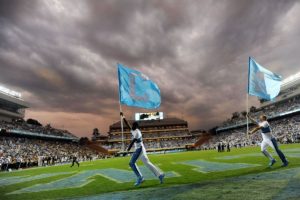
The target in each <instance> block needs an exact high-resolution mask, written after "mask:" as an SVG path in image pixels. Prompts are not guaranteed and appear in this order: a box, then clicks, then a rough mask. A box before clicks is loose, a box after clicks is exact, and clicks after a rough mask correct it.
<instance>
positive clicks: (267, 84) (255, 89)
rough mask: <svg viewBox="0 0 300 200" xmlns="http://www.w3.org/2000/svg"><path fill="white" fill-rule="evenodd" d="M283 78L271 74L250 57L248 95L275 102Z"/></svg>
mask: <svg viewBox="0 0 300 200" xmlns="http://www.w3.org/2000/svg"><path fill="white" fill-rule="evenodd" d="M281 80H282V77H281V76H279V75H277V74H275V73H273V72H271V71H270V70H268V69H266V68H264V67H263V66H261V65H260V64H258V63H257V62H256V61H255V60H254V59H253V58H251V57H249V73H248V94H250V95H253V96H257V97H259V98H260V99H264V100H268V101H269V100H273V99H274V98H275V97H276V96H278V94H279V92H280V84H281Z"/></svg>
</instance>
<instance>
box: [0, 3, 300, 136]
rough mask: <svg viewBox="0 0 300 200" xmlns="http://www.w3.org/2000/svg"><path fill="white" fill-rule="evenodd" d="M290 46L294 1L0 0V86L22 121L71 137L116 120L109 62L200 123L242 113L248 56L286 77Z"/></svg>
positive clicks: (299, 25) (169, 111)
mask: <svg viewBox="0 0 300 200" xmlns="http://www.w3.org/2000/svg"><path fill="white" fill-rule="evenodd" d="M299 53H300V2H299V1H296V0H295V1H289V0H281V1H279V0H272V1H271V0H257V1H256V0H226V1H225V0H224V1H219V0H184V1H183V0H170V1H168V0H118V1H117V0H98V1H96V0H87V1H82V0H61V1H59V0H47V1H46V0H45V1H42V0H38V1H34V0H26V1H22V0H0V83H1V84H2V85H4V86H7V87H9V88H11V89H14V90H17V91H20V92H21V93H22V94H23V98H24V99H25V100H26V101H27V102H29V103H30V107H31V108H30V109H28V110H27V113H26V118H36V119H38V120H39V121H41V122H42V123H44V124H46V123H51V124H52V125H53V126H55V127H57V128H65V129H68V130H70V131H72V132H73V133H75V134H76V135H78V136H90V134H91V132H92V129H93V128H95V127H98V128H99V129H100V131H101V132H103V133H105V132H107V130H108V126H109V125H110V124H112V123H113V122H115V121H117V120H118V119H119V114H118V113H119V104H118V83H117V73H116V63H117V62H120V63H123V64H125V65H127V66H130V67H132V68H135V69H137V70H140V71H141V72H143V73H144V74H146V75H148V76H149V77H150V78H151V79H152V80H154V81H155V82H156V83H157V84H158V85H159V87H160V89H161V93H162V105H161V107H160V109H159V111H163V112H165V114H166V115H167V116H177V117H183V118H184V119H186V120H187V121H188V122H189V125H190V127H191V129H198V128H204V129H206V128H211V127H212V126H215V125H218V124H220V123H221V122H222V121H224V120H225V119H226V118H229V117H230V116H231V113H232V112H234V111H242V110H245V107H246V104H245V98H246V87H247V81H246V80H247V67H248V66H247V64H248V57H249V56H253V57H254V58H255V59H256V60H257V61H258V62H259V63H260V64H262V65H263V66H265V67H267V68H268V69H270V70H272V71H274V72H276V73H278V74H281V75H282V76H283V77H287V76H289V75H291V74H294V73H296V72H298V71H300V68H299V63H300V56H299ZM250 100H251V104H257V100H256V98H255V97H251V99H250ZM123 110H124V112H125V114H126V115H127V116H128V118H132V116H133V113H134V112H144V111H145V110H143V109H137V108H128V107H125V106H124V108H123Z"/></svg>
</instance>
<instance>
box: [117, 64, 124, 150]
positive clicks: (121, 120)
mask: <svg viewBox="0 0 300 200" xmlns="http://www.w3.org/2000/svg"><path fill="white" fill-rule="evenodd" d="M118 64H119V63H117V70H118V80H119V108H120V113H121V112H122V113H123V111H122V104H121V91H120V74H119V68H118ZM120 122H121V133H122V139H121V140H122V146H121V151H124V150H125V148H124V146H125V145H124V124H123V117H122V116H121V115H120Z"/></svg>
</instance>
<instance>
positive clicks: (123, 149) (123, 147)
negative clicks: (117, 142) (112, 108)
mask: <svg viewBox="0 0 300 200" xmlns="http://www.w3.org/2000/svg"><path fill="white" fill-rule="evenodd" d="M119 104H120V113H121V112H123V111H122V105H121V102H120V101H119ZM120 117H121V132H122V147H121V151H125V145H124V126H123V117H122V116H121V115H120Z"/></svg>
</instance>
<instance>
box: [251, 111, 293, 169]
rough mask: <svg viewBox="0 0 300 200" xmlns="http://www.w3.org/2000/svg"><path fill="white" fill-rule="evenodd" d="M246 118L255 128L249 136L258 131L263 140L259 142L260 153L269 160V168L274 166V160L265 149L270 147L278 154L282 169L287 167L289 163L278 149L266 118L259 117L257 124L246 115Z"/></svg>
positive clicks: (263, 116)
mask: <svg viewBox="0 0 300 200" xmlns="http://www.w3.org/2000/svg"><path fill="white" fill-rule="evenodd" d="M248 118H249V119H250V120H251V121H252V122H253V123H254V124H256V125H257V126H256V127H255V128H254V129H253V130H251V131H250V132H249V134H253V133H255V132H256V131H258V130H261V135H262V138H263V141H262V142H261V152H262V153H263V154H264V155H265V156H266V157H267V158H269V159H270V163H269V166H270V167H271V166H272V165H274V164H275V162H276V160H275V159H274V158H273V157H272V155H271V154H270V153H269V152H268V151H267V147H268V146H270V147H271V148H272V149H274V150H275V151H276V153H277V154H278V156H279V158H280V159H281V161H282V167H286V166H288V164H289V162H288V161H287V159H286V158H285V156H284V154H283V153H282V151H281V150H280V149H279V148H278V145H277V141H276V139H275V138H274V136H273V134H272V130H271V128H270V125H269V122H268V121H267V116H265V115H261V116H260V117H259V122H256V121H255V120H254V119H253V118H252V117H250V116H249V115H248Z"/></svg>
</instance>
